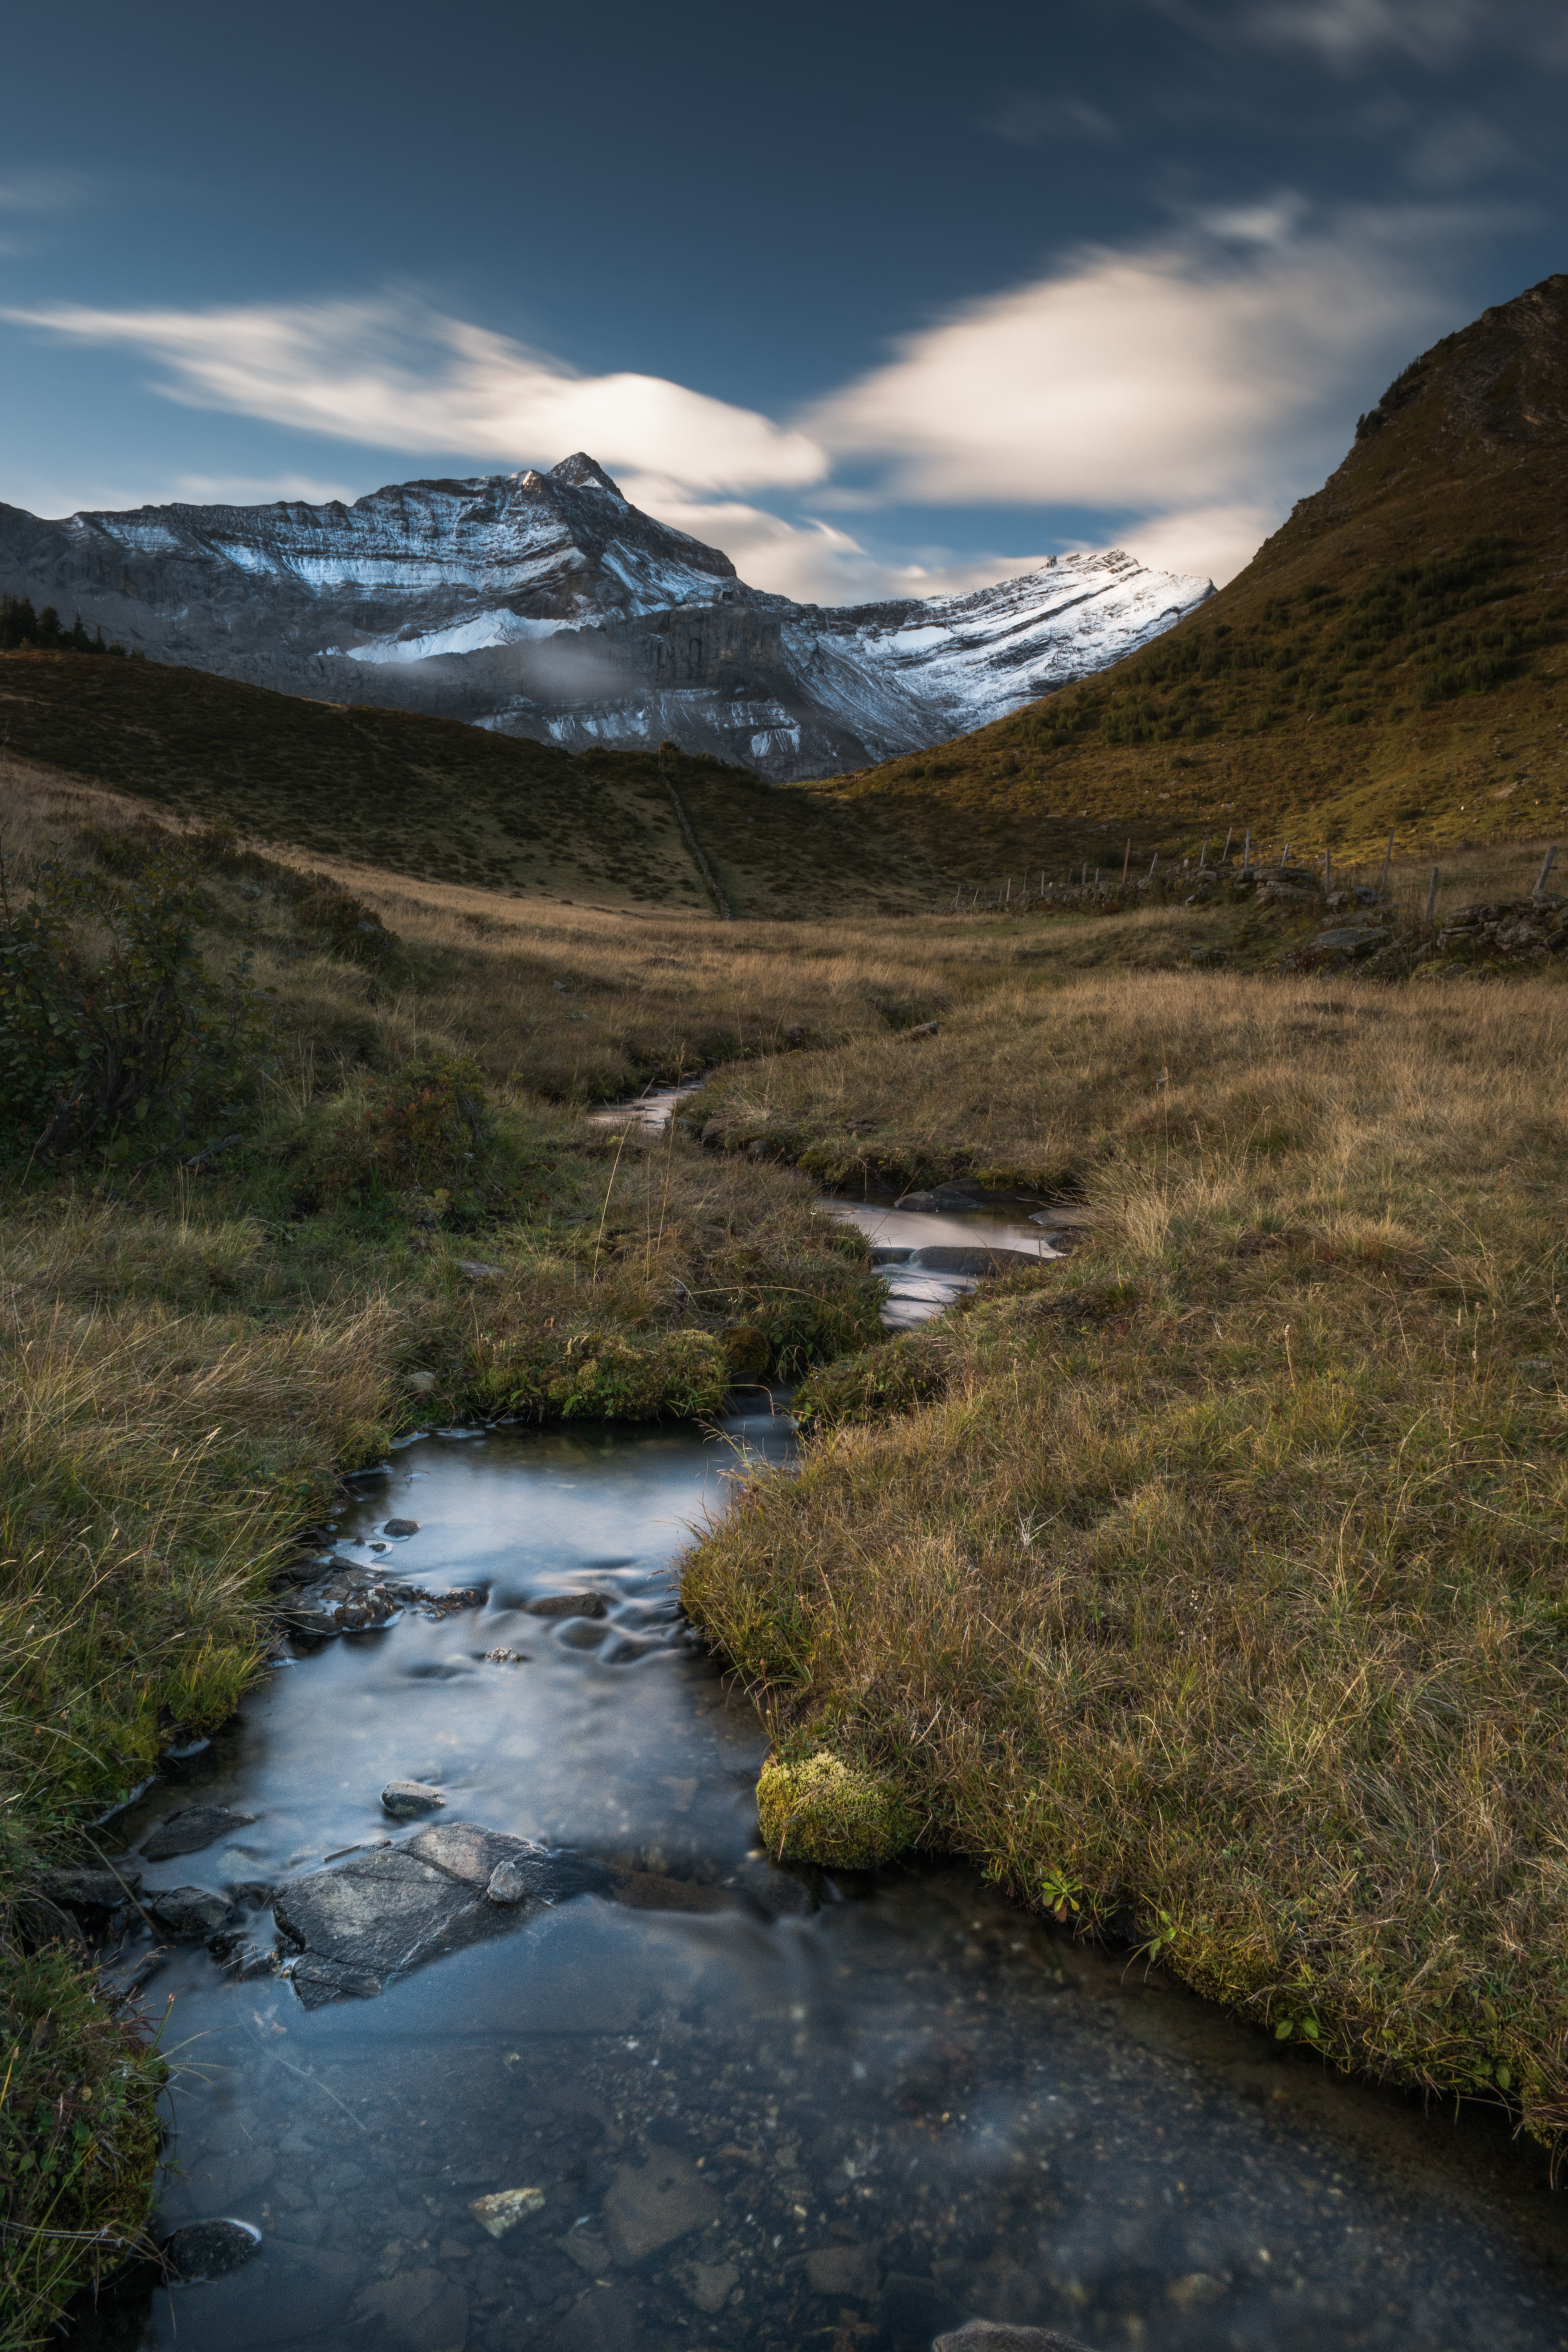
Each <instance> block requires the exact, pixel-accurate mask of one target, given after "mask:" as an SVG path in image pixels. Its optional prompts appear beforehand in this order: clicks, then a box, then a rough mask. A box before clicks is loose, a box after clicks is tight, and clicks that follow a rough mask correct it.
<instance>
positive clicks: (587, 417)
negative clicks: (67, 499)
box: [4, 298, 826, 490]
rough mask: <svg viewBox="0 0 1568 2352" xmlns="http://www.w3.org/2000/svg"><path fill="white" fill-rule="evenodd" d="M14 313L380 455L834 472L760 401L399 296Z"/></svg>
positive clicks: (210, 402)
mask: <svg viewBox="0 0 1568 2352" xmlns="http://www.w3.org/2000/svg"><path fill="white" fill-rule="evenodd" d="M4 315H5V317H7V318H9V319H10V320H13V321H14V322H16V323H17V324H21V325H24V326H30V327H33V328H36V329H42V330H44V331H47V333H50V334H53V335H59V336H63V337H65V338H66V339H67V340H68V341H77V342H81V343H91V344H98V345H103V344H115V343H119V344H123V345H128V346H129V347H131V348H132V349H133V350H135V351H138V352H142V353H144V354H145V355H146V356H147V357H148V358H149V359H151V360H153V362H155V363H156V364H157V365H158V366H159V367H160V368H161V369H162V370H163V374H162V376H161V377H160V379H159V380H158V383H157V389H158V390H159V391H161V392H163V393H165V394H167V395H168V396H169V398H171V399H173V400H179V401H184V402H188V403H189V404H192V405H194V406H196V407H200V408H215V409H226V410H229V411H231V412H233V413H235V414H237V415H245V416H257V417H264V418H266V419H268V421H269V422H271V423H272V424H275V425H291V426H294V427H297V428H299V429H300V430H303V431H306V432H310V433H317V434H326V435H330V436H332V437H333V438H334V439H338V440H343V441H357V442H360V443H362V444H365V445H368V446H375V447H379V448H383V449H399V450H422V451H433V450H463V451H466V452H471V453H472V457H473V458H474V460H475V461H477V462H481V463H483V462H489V463H494V462H495V461H497V460H500V461H501V462H502V463H504V464H506V465H509V466H515V465H518V464H521V463H531V462H533V461H534V460H535V459H536V458H538V457H540V456H541V455H542V454H544V455H547V456H548V457H565V456H567V455H568V454H569V453H570V452H571V451H572V450H574V449H589V450H591V451H593V453H594V454H595V456H596V457H598V458H599V459H600V461H601V462H602V463H603V464H605V465H607V466H610V467H616V466H626V467H639V468H646V469H647V470H648V471H650V472H654V473H659V474H663V475H667V476H669V477H671V478H677V479H679V480H682V481H684V482H686V483H687V484H688V485H689V487H691V488H700V489H703V490H738V489H753V488H793V487H795V486H799V485H803V484H805V483H809V482H813V481H816V480H817V479H818V478H820V477H821V476H822V474H823V473H824V472H825V471H826V458H825V457H824V455H823V452H822V451H821V449H820V448H818V447H817V446H816V444H815V443H814V442H813V441H811V440H810V439H809V438H808V437H807V436H805V434H803V433H799V432H794V431H790V430H788V429H787V428H784V427H782V426H780V425H775V424H773V421H772V420H771V419H770V418H768V417H766V416H761V415H758V414H757V413H756V412H755V411H754V410H752V409H746V408H738V407H735V406H732V405H731V404H730V403H729V402H727V401H722V400H713V399H710V398H709V397H708V395H707V394H703V393H700V392H693V391H690V390H689V388H688V387H687V386H686V385H684V384H679V383H670V382H669V381H668V379H667V378H664V377H661V376H650V375H637V374H633V373H618V374H614V375H599V376H590V375H583V374H579V373H576V372H575V371H574V369H572V368H571V367H569V366H567V365H566V364H565V363H564V362H562V361H560V360H556V359H552V358H551V357H549V356H547V355H546V354H544V353H542V352H535V351H531V350H530V349H529V348H528V347H527V346H526V345H524V344H521V343H517V342H513V341H510V339H509V338H508V337H506V336H504V335H498V334H494V333H492V332H491V331H489V329H487V328H484V327H477V326H472V325H470V324H468V322H467V321H466V320H461V319H452V318H447V317H446V316H445V315H444V314H442V313H441V312H439V311H437V310H429V309H427V308H426V307H424V306H423V305H420V304H416V303H407V302H400V301H397V300H395V299H389V298H376V299H367V300H355V301H323V302H310V303H296V304H251V305H246V306H244V307H236V308H231V309H227V310H95V309H89V308H88V307H86V306H85V305H81V304H75V303H60V304H55V305H53V306H51V307H49V308H47V309H43V310H9V311H6V312H5V314H4Z"/></svg>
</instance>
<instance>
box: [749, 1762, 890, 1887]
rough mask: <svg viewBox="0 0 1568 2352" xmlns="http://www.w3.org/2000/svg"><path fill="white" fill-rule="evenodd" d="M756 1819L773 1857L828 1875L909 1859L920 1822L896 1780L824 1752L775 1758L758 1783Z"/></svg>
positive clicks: (765, 1768) (768, 1764)
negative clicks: (901, 1856)
mask: <svg viewBox="0 0 1568 2352" xmlns="http://www.w3.org/2000/svg"><path fill="white" fill-rule="evenodd" d="M757 1818H758V1820H759V1822H761V1824H762V1832H763V1841H764V1843H766V1845H767V1847H768V1849H769V1851H770V1852H771V1853H775V1854H777V1855H778V1856H779V1858H780V1859H781V1860H783V1859H784V1857H785V1856H786V1855H787V1856H788V1857H789V1859H790V1860H791V1861H794V1862H816V1863H820V1864H822V1866H823V1867H824V1869H826V1870H871V1869H874V1868H875V1867H876V1865H877V1864H878V1863H880V1862H890V1861H891V1860H892V1858H893V1856H894V1855H895V1854H896V1853H902V1851H903V1849H904V1847H905V1846H907V1845H908V1844H909V1843H910V1839H911V1837H912V1835H913V1833H914V1832H913V1823H912V1822H911V1821H910V1816H909V1813H908V1811H907V1810H906V1808H905V1806H904V1802H903V1800H902V1798H901V1797H900V1793H899V1790H898V1789H897V1788H896V1787H895V1785H894V1784H893V1782H892V1781H890V1780H885V1779H883V1778H881V1777H880V1776H879V1774H876V1773H873V1772H867V1771H865V1770H863V1769H861V1768H860V1767H859V1766H858V1765H853V1764H846V1763H845V1762H844V1761H843V1759H842V1758H840V1757H837V1756H834V1755H832V1754H831V1753H830V1752H829V1751H828V1750H827V1749H826V1748H819V1749H818V1750H817V1751H816V1754H815V1755H813V1756H807V1757H805V1758H803V1759H800V1760H798V1761H795V1762H791V1761H789V1760H788V1759H785V1758H784V1757H780V1756H775V1757H773V1758H772V1759H770V1760H769V1762H767V1763H766V1764H764V1765H763V1769H762V1771H761V1773H760V1775H759V1776H758V1780H757Z"/></svg>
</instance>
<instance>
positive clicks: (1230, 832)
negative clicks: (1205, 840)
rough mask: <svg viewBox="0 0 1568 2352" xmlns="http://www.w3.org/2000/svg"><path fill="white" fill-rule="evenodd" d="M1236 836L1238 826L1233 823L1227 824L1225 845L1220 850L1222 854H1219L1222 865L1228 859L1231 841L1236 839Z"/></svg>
mask: <svg viewBox="0 0 1568 2352" xmlns="http://www.w3.org/2000/svg"><path fill="white" fill-rule="evenodd" d="M1235 838H1236V827H1235V825H1233V824H1228V825H1226V829H1225V847H1224V848H1223V849H1222V850H1221V851H1220V854H1219V862H1220V864H1221V865H1222V866H1223V865H1224V864H1225V861H1226V858H1227V857H1228V856H1230V845H1231V843H1232V842H1233V841H1234V839H1235Z"/></svg>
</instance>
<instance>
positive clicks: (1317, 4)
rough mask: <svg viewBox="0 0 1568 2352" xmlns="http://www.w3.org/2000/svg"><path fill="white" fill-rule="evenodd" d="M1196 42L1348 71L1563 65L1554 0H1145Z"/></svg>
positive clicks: (1564, 37) (1566, 55)
mask: <svg viewBox="0 0 1568 2352" xmlns="http://www.w3.org/2000/svg"><path fill="white" fill-rule="evenodd" d="M1145 5H1147V6H1149V7H1151V8H1152V9H1154V10H1156V11H1157V12H1158V14H1159V15H1161V16H1168V17H1170V18H1172V19H1173V21H1174V22H1175V23H1177V24H1178V25H1180V26H1183V28H1184V30H1185V31H1187V32H1189V33H1191V34H1193V35H1194V37H1197V38H1198V39H1200V40H1205V41H1209V42H1214V43H1217V44H1222V45H1228V44H1231V43H1233V42H1235V41H1236V40H1237V39H1240V40H1243V41H1247V42H1251V43H1254V44H1257V45H1260V46H1262V47H1269V48H1278V49H1282V50H1286V51H1289V50H1295V51H1296V52H1297V53H1298V54H1300V53H1302V52H1305V53H1306V54H1307V55H1309V56H1310V57H1315V58H1318V60H1319V61H1320V63H1321V64H1323V65H1325V66H1328V67H1330V68H1333V69H1335V70H1337V71H1340V72H1343V73H1351V72H1354V71H1356V70H1358V69H1359V68H1362V67H1363V66H1370V65H1372V64H1374V63H1375V62H1377V61H1378V60H1379V59H1389V60H1400V59H1404V60H1405V61H1407V62H1414V63H1415V64H1416V65H1419V66H1424V67H1426V68H1428V70H1431V71H1435V72H1441V71H1443V70H1444V69H1445V68H1451V67H1453V66H1454V65H1455V64H1457V63H1458V60H1460V59H1461V58H1463V57H1464V56H1465V55H1466V53H1467V52H1468V51H1469V50H1471V49H1473V48H1475V47H1478V46H1479V45H1484V47H1485V48H1486V49H1487V51H1488V52H1489V54H1491V55H1493V56H1496V55H1498V54H1500V53H1501V54H1508V55H1512V56H1516V57H1517V56H1521V55H1522V56H1525V57H1530V58H1536V59H1539V60H1541V61H1542V62H1544V63H1548V64H1554V65H1563V64H1568V26H1565V24H1564V21H1563V8H1562V5H1561V0H1145Z"/></svg>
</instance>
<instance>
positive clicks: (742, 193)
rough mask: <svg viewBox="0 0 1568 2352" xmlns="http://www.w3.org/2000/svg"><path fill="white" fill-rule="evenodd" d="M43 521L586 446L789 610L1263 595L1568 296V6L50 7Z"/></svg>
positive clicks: (31, 62) (15, 274) (19, 40)
mask: <svg viewBox="0 0 1568 2352" xmlns="http://www.w3.org/2000/svg"><path fill="white" fill-rule="evenodd" d="M5 79H6V86H7V92H8V103H7V107H6V110H5V111H6V122H7V127H6V132H5V144H4V148H3V150H0V306H4V309H5V313H6V318H5V321H4V322H3V323H0V359H3V365H0V422H3V425H4V437H3V440H0V460H3V462H0V497H3V498H5V499H10V500H12V501H13V502H15V503H16V504H20V505H25V506H29V507H32V508H34V509H36V510H39V511H47V512H61V511H65V510H68V509H70V508H73V507H76V506H79V505H83V504H113V505H120V504H129V503H133V502H136V501H138V500H141V499H166V498H177V497H190V498H197V499H214V498H226V497H228V498H234V499H238V500H241V501H245V502H249V501H255V500H259V499H268V498H272V497H277V496H283V495H289V496H293V495H300V496H325V495H331V494H334V493H341V494H343V495H348V496H357V495H358V494H360V493H361V492H363V490H366V489H369V488H374V487H376V486H377V485H378V484H379V483H382V482H384V481H389V480H397V479H403V478H408V477H410V476H413V475H416V474H425V473H432V472H441V473H445V472H475V471H500V470H504V469H507V468H509V467H512V466H516V465H521V464H528V463H538V464H542V465H548V464H551V463H552V462H554V460H555V459H557V458H558V457H563V456H564V455H566V454H568V452H569V451H570V450H571V449H572V448H574V447H576V446H586V447H588V448H589V449H590V450H592V452H593V453H594V454H595V456H597V457H600V458H601V459H602V460H603V461H604V462H605V464H606V465H608V466H609V467H610V468H611V470H612V471H614V472H616V474H617V476H618V477H619V478H623V480H624V481H625V484H626V488H627V490H628V493H629V494H630V495H633V496H635V497H637V499H639V502H641V503H644V504H647V505H648V506H650V507H652V508H654V509H656V510H657V511H659V512H662V513H665V514H666V515H668V517H669V519H670V520H676V521H679V522H680V523H681V524H682V525H684V527H686V528H688V529H691V530H698V531H699V532H700V535H702V536H704V537H707V538H710V539H712V540H714V541H717V542H718V543H719V544H721V545H723V546H726V547H728V548H729V549H730V551H731V553H733V554H734V555H735V556H736V557H737V560H738V561H739V562H740V563H741V566H742V571H743V572H746V573H747V575H748V576H750V577H752V578H753V579H756V580H758V581H760V582H761V583H763V584H765V585H776V586H781V587H788V588H791V589H793V590H795V593H820V594H824V595H828V594H849V593H866V592H868V591H869V590H872V589H877V588H884V587H888V586H891V585H894V584H900V583H902V584H907V585H910V586H916V587H918V586H920V585H921V584H925V585H928V586H931V587H935V586H938V585H944V584H949V583H959V584H962V583H965V582H968V581H971V580H974V579H979V578H984V577H994V576H997V575H999V574H1000V573H1001V572H1005V570H1007V569H1009V568H1017V567H1018V565H1019V564H1020V563H1021V562H1022V561H1024V560H1026V559H1027V558H1029V557H1030V556H1034V555H1037V554H1040V553H1044V552H1046V551H1050V550H1053V549H1057V548H1062V547H1068V546H1074V545H1085V544H1087V545H1097V546H1098V545H1105V544H1108V543H1110V542H1112V541H1121V542H1122V543H1125V544H1127V545H1129V546H1131V547H1132V548H1133V549H1134V551H1137V552H1139V553H1142V554H1144V555H1146V556H1147V557H1148V558H1149V559H1150V560H1152V561H1156V562H1164V563H1169V564H1172V565H1173V566H1177V567H1179V568H1185V569H1190V570H1197V571H1202V572H1216V573H1219V574H1222V575H1223V574H1224V573H1225V572H1227V571H1229V570H1231V569H1234V568H1235V567H1236V565H1237V563H1239V562H1242V561H1244V560H1245V557H1246V555H1247V552H1248V551H1249V550H1250V547H1251V546H1252V545H1253V544H1255V543H1256V541H1257V539H1258V537H1260V536H1261V535H1262V533H1263V532H1264V531H1265V530H1268V529H1269V528H1271V527H1272V525H1273V523H1274V522H1275V521H1276V520H1278V519H1279V515H1280V514H1281V513H1282V512H1283V511H1284V510H1285V509H1286V508H1287V507H1288V506H1289V502H1290V500H1291V499H1293V498H1295V497H1297V496H1299V495H1300V493H1301V491H1302V490H1304V489H1307V488H1311V487H1313V486H1314V485H1315V483H1316V482H1317V481H1318V480H1320V479H1321V477H1322V474H1323V473H1324V471H1325V470H1326V469H1327V468H1328V467H1330V466H1331V465H1332V464H1333V463H1334V462H1335V461H1336V460H1337V458H1338V457H1339V455H1340V454H1341V453H1342V449H1343V447H1344V446H1345V444H1346V441H1347V440H1348V437H1349V434H1350V431H1351V430H1352V427H1353V423H1354V418H1355V415H1356V413H1357V411H1358V410H1359V409H1360V408H1363V407H1365V406H1367V405H1369V404H1370V403H1371V401H1372V399H1373V397H1374V396H1375V394H1377V392H1378V391H1379V390H1380V389H1381V388H1382V385H1383V384H1384V382H1385V381H1386V380H1387V378H1388V377H1389V376H1390V375H1391V374H1392V373H1394V371H1395V370H1396V369H1397V368H1398V367H1399V366H1400V365H1401V364H1403V362H1404V361H1405V359H1406V358H1408V357H1409V356H1410V355H1411V354H1412V353H1413V352H1415V350H1417V349H1419V348H1421V347H1422V346H1423V345H1425V344H1426V342H1427V341H1431V340H1432V338H1433V337H1434V336H1435V335H1436V334H1437V333H1440V332H1442V331H1445V330H1446V329H1447V327H1449V326H1452V325H1457V324H1459V323H1461V322H1462V321H1463V320H1466V319H1468V318H1469V317H1471V316H1473V315H1474V313H1475V312H1476V311H1477V310H1479V309H1480V308H1482V307H1483V306H1484V305H1485V304H1486V303H1487V302H1489V301H1493V300H1498V299H1506V298H1507V297H1508V296H1509V295H1510V294H1512V293H1515V292H1517V291H1518V290H1519V289H1520V288H1521V287H1522V286H1524V285H1527V284H1530V283H1531V282H1532V281H1533V280H1534V279H1536V278H1541V277H1543V276H1545V275H1546V274H1547V273H1548V271H1550V270H1552V269H1553V268H1557V267H1559V266H1562V265H1563V261H1564V255H1565V248H1564V245H1563V238H1562V236H1561V235H1560V226H1561V219H1562V213H1563V161H1562V157H1563V137H1562V132H1561V122H1562V119H1563V100H1564V96H1565V95H1568V89H1565V85H1568V18H1565V13H1564V10H1563V7H1562V6H1560V5H1555V6H1551V7H1547V6H1543V5H1508V0H1489V5H1479V0H1415V5H1411V4H1410V0H1205V5H1195V0H1194V5H1187V0H1100V5H1099V7H1097V8H1096V9H1094V10H1092V11H1085V10H1083V9H1082V8H1081V7H1071V8H1069V7H1066V6H1060V5H1033V6H1030V7H1027V8H1024V7H1017V8H1014V7H993V8H989V9H987V8H981V9H978V10H973V11H970V12H960V11H956V10H952V9H950V8H944V9H937V8H935V7H930V6H924V5H913V6H910V5H904V6H900V7H898V8H892V7H886V6H882V7H865V6H862V7H859V8H856V7H853V6H849V7H846V6H843V5H838V6H827V5H819V0H806V5H799V0H797V5H795V7H793V8H792V9H790V10H789V11H787V12H784V11H768V12H762V11H750V12H742V11H737V10H734V9H733V8H731V7H724V8H717V7H710V6H701V5H699V6H690V7H688V8H686V9H684V10H681V11H655V10H648V9H647V8H645V7H636V8H633V7H628V6H624V5H607V6H600V7H598V8H596V9H595V10H594V11H592V12H589V11H566V10H562V9H560V8H552V9H549V10H543V9H531V8H527V7H523V8H518V7H510V8H506V9H502V8H497V7H489V6H485V5H477V6H473V7H470V8H469V9H468V10H467V11H466V12H464V13H462V14H461V15H460V16H457V15H454V16H449V17H448V16H445V15H444V14H441V13H437V12H434V11H431V10H429V9H426V8H420V9H415V8H413V7H408V6H401V5H392V6H387V7H384V8H382V9H378V10H375V11H372V10H369V9H367V8H363V7H356V8H350V7H346V6H342V5H335V0H322V4H321V5H316V6H313V7H306V6H302V5H292V0H282V5H274V6H272V7H271V8H269V9H268V11H266V12H258V13H256V14H247V16H243V17H242V16H239V15H238V14H237V12H234V11H223V10H214V9H213V8H212V7H211V6H210V5H204V6H202V7H196V6H194V5H192V6H185V5H178V6H170V5H152V6H151V7H149V8H147V9H145V10H143V11H142V13H140V14H139V15H132V13H130V12H126V11H123V10H122V9H121V8H120V7H118V6H117V7H115V8H113V9H110V8H109V7H100V6H97V5H90V4H89V5H87V6H85V7H78V8H77V9H75V10H73V11H72V12H70V13H69V14H68V16H65V17H61V16H59V15H58V13H50V12H36V13H35V14H33V15H32V16H28V17H22V16H13V18H12V20H11V22H10V24H9V26H8V29H7V36H6V61H5Z"/></svg>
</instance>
